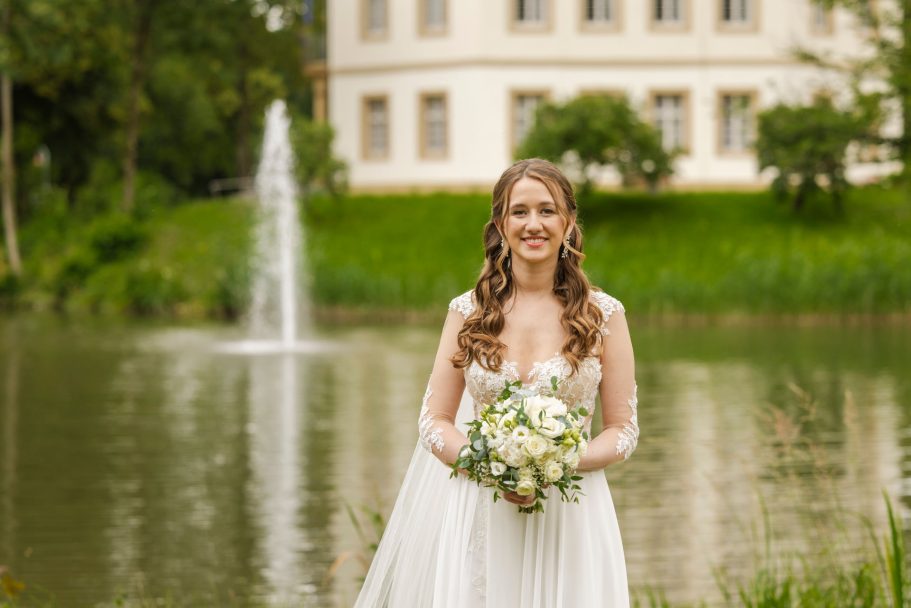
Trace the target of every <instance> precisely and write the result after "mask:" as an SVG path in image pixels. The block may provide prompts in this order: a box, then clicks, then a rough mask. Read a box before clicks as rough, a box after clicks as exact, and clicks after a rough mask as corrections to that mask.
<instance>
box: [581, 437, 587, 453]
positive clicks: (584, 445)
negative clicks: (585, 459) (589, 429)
mask: <svg viewBox="0 0 911 608" xmlns="http://www.w3.org/2000/svg"><path fill="white" fill-rule="evenodd" d="M587 451H588V442H587V441H585V439H580V440H579V455H580V456H584V455H585V452H587Z"/></svg>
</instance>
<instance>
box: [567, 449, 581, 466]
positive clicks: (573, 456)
mask: <svg viewBox="0 0 911 608" xmlns="http://www.w3.org/2000/svg"><path fill="white" fill-rule="evenodd" d="M579 458H580V457H579V452H577V451H575V450H573V451H572V452H570V453H569V454H567V455H566V456H564V457H563V462H565V463H566V464H567V465H569V468H571V469H575V468H576V467H578V466H579Z"/></svg>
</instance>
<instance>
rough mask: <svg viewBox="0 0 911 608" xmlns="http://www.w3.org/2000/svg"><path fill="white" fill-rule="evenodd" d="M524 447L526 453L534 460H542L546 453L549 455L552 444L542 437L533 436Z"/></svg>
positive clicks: (526, 441)
mask: <svg viewBox="0 0 911 608" xmlns="http://www.w3.org/2000/svg"><path fill="white" fill-rule="evenodd" d="M523 447H524V448H525V453H527V454H528V455H529V456H531V457H532V458H540V457H541V456H543V455H544V454H545V453H547V449H548V448H549V447H550V442H549V441H547V439H545V438H544V437H542V436H541V435H532V436H531V437H529V438H528V439H526V440H525V443H524V444H523Z"/></svg>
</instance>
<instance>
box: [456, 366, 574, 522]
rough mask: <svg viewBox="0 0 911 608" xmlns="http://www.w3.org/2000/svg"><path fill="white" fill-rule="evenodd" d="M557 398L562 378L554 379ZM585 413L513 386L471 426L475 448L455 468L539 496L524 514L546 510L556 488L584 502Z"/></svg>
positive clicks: (566, 497)
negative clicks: (581, 484) (581, 473)
mask: <svg viewBox="0 0 911 608" xmlns="http://www.w3.org/2000/svg"><path fill="white" fill-rule="evenodd" d="M551 387H552V388H553V394H557V378H556V377H553V378H551ZM587 415H588V412H587V411H586V409H585V408H578V409H576V410H573V411H570V410H569V409H568V408H567V406H566V404H565V403H563V402H562V401H560V400H559V399H557V398H555V397H553V396H550V395H545V394H540V393H538V392H535V391H533V390H531V389H525V388H523V387H522V383H521V382H518V381H516V382H511V383H509V382H507V383H506V387H505V388H504V389H503V392H502V393H500V396H499V398H498V399H497V401H496V402H495V403H493V404H491V405H485V406H484V407H483V408H482V409H481V413H480V416H479V417H478V419H477V420H473V421H472V422H470V423H468V432H467V434H468V440H469V444H468V445H466V446H464V447H463V448H462V450H461V451H460V452H459V457H458V459H456V461H455V462H454V463H453V465H452V469H453V472H452V476H453V477H455V476H456V475H458V474H459V473H458V470H459V469H464V470H466V471H467V472H468V478H469V479H471V480H472V481H476V482H477V483H478V484H479V485H486V486H490V487H492V488H494V489H495V491H494V495H493V499H494V501H497V500H498V499H499V498H500V492H515V493H516V494H519V495H520V496H531V495H534V496H535V502H534V503H532V504H531V505H529V506H527V507H522V506H520V507H519V511H520V512H522V513H534V512H535V511H540V512H543V511H544V506H543V504H542V502H541V501H542V500H544V499H546V498H547V496H546V494H545V493H544V490H545V489H546V488H547V487H548V486H550V485H552V486H554V487H556V488H557V489H558V490H559V491H560V494H561V495H562V499H563V500H564V501H565V502H569V501H572V502H579V498H578V496H577V495H578V494H581V492H580V487H579V485H578V484H577V483H576V482H577V481H578V480H580V479H582V478H581V477H580V476H577V475H575V474H574V473H575V471H576V467H577V466H579V459H580V458H581V457H582V455H583V454H585V451H586V449H587V448H588V434H587V433H585V431H584V430H583V429H584V424H585V417H586V416H587Z"/></svg>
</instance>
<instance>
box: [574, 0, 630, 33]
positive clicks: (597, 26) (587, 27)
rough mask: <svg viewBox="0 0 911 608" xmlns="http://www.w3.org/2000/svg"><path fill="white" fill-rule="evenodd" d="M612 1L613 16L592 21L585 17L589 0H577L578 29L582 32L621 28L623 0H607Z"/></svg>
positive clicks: (612, 30) (603, 31)
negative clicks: (604, 19) (608, 18)
mask: <svg viewBox="0 0 911 608" xmlns="http://www.w3.org/2000/svg"><path fill="white" fill-rule="evenodd" d="M608 1H609V2H613V9H614V12H613V17H612V18H611V19H610V21H607V22H603V21H598V22H592V21H589V20H588V18H587V11H588V2H589V0H579V4H578V6H579V31H580V32H582V33H596V34H603V33H615V32H620V31H622V30H623V0H608Z"/></svg>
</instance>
